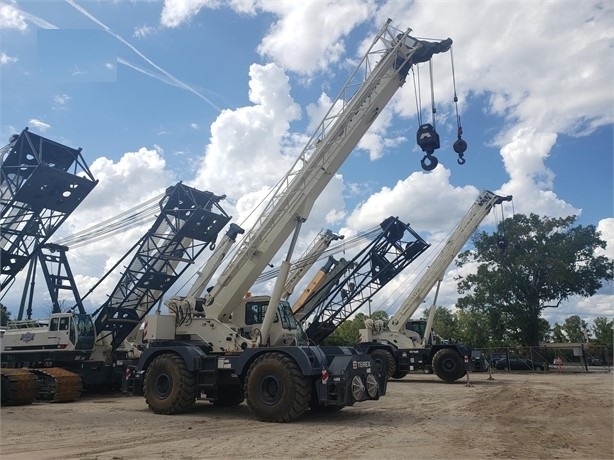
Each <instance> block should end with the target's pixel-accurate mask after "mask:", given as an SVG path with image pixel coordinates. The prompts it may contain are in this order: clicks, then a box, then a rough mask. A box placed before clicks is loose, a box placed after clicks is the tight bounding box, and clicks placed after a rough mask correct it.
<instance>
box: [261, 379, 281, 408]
mask: <svg viewBox="0 0 614 460" xmlns="http://www.w3.org/2000/svg"><path fill="white" fill-rule="evenodd" d="M258 392H259V394H260V399H261V400H262V401H263V402H264V403H265V404H267V405H273V404H275V403H277V402H278V401H279V400H280V399H281V396H282V394H283V386H282V383H281V381H280V380H279V377H277V376H276V375H274V374H267V375H265V376H264V377H262V378H261V379H260V385H258Z"/></svg>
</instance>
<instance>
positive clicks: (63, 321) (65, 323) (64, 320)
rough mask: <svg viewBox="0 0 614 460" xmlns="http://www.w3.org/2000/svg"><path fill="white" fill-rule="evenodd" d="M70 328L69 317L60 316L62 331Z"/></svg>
mask: <svg viewBox="0 0 614 460" xmlns="http://www.w3.org/2000/svg"><path fill="white" fill-rule="evenodd" d="M67 330H68V318H66V317H64V318H60V331H67Z"/></svg>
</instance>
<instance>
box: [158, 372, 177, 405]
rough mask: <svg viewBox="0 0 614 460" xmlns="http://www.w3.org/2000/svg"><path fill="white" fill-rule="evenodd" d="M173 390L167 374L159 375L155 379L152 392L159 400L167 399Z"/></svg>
mask: <svg viewBox="0 0 614 460" xmlns="http://www.w3.org/2000/svg"><path fill="white" fill-rule="evenodd" d="M172 388H173V381H172V380H171V378H170V377H169V376H168V374H160V375H158V377H157V378H156V384H155V388H154V391H155V393H156V397H157V398H159V399H164V398H167V397H168V395H169V394H170V393H171V389H172Z"/></svg>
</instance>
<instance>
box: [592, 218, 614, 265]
mask: <svg viewBox="0 0 614 460" xmlns="http://www.w3.org/2000/svg"><path fill="white" fill-rule="evenodd" d="M597 231H598V232H599V233H600V234H601V239H602V240H603V241H605V242H606V247H605V249H601V248H599V249H598V250H597V251H596V252H595V254H596V255H603V256H606V257H608V258H609V259H612V260H614V217H608V218H607V219H601V220H600V221H599V224H597Z"/></svg>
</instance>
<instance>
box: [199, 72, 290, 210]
mask: <svg viewBox="0 0 614 460" xmlns="http://www.w3.org/2000/svg"><path fill="white" fill-rule="evenodd" d="M249 74H250V82H249V99H250V101H251V102H252V103H253V105H251V106H247V107H240V108H238V109H236V110H224V111H222V113H221V114H220V115H219V116H218V118H217V119H216V121H215V122H214V123H213V124H212V125H211V138H210V142H209V145H208V146H207V147H206V150H205V157H204V160H203V163H202V166H201V168H200V170H199V172H198V174H197V177H196V179H195V182H196V184H198V185H199V186H201V187H204V188H206V189H209V190H211V191H213V192H214V193H224V194H226V195H228V196H229V197H231V198H232V199H235V200H236V199H238V198H240V197H241V196H242V195H244V194H246V193H250V192H253V191H256V190H260V189H261V188H262V187H265V186H266V187H272V186H273V185H274V184H275V183H276V182H277V181H278V180H279V179H280V178H281V177H282V176H283V175H284V174H285V172H286V171H287V170H288V169H289V168H290V166H291V165H292V163H293V162H294V159H293V158H291V157H289V156H288V155H285V154H284V153H283V152H282V151H281V145H282V143H283V142H285V141H286V140H287V139H286V136H287V134H288V129H289V125H290V122H291V121H293V120H296V119H298V118H299V117H300V109H299V107H298V105H297V104H296V103H295V102H294V100H293V99H292V98H291V96H290V86H289V82H288V77H287V76H286V75H285V74H284V72H283V70H281V69H280V68H279V67H277V66H276V65H274V64H267V65H265V66H261V65H257V64H253V65H252V66H251V67H250V70H249ZM239 165H244V166H243V167H240V166H239Z"/></svg>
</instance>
